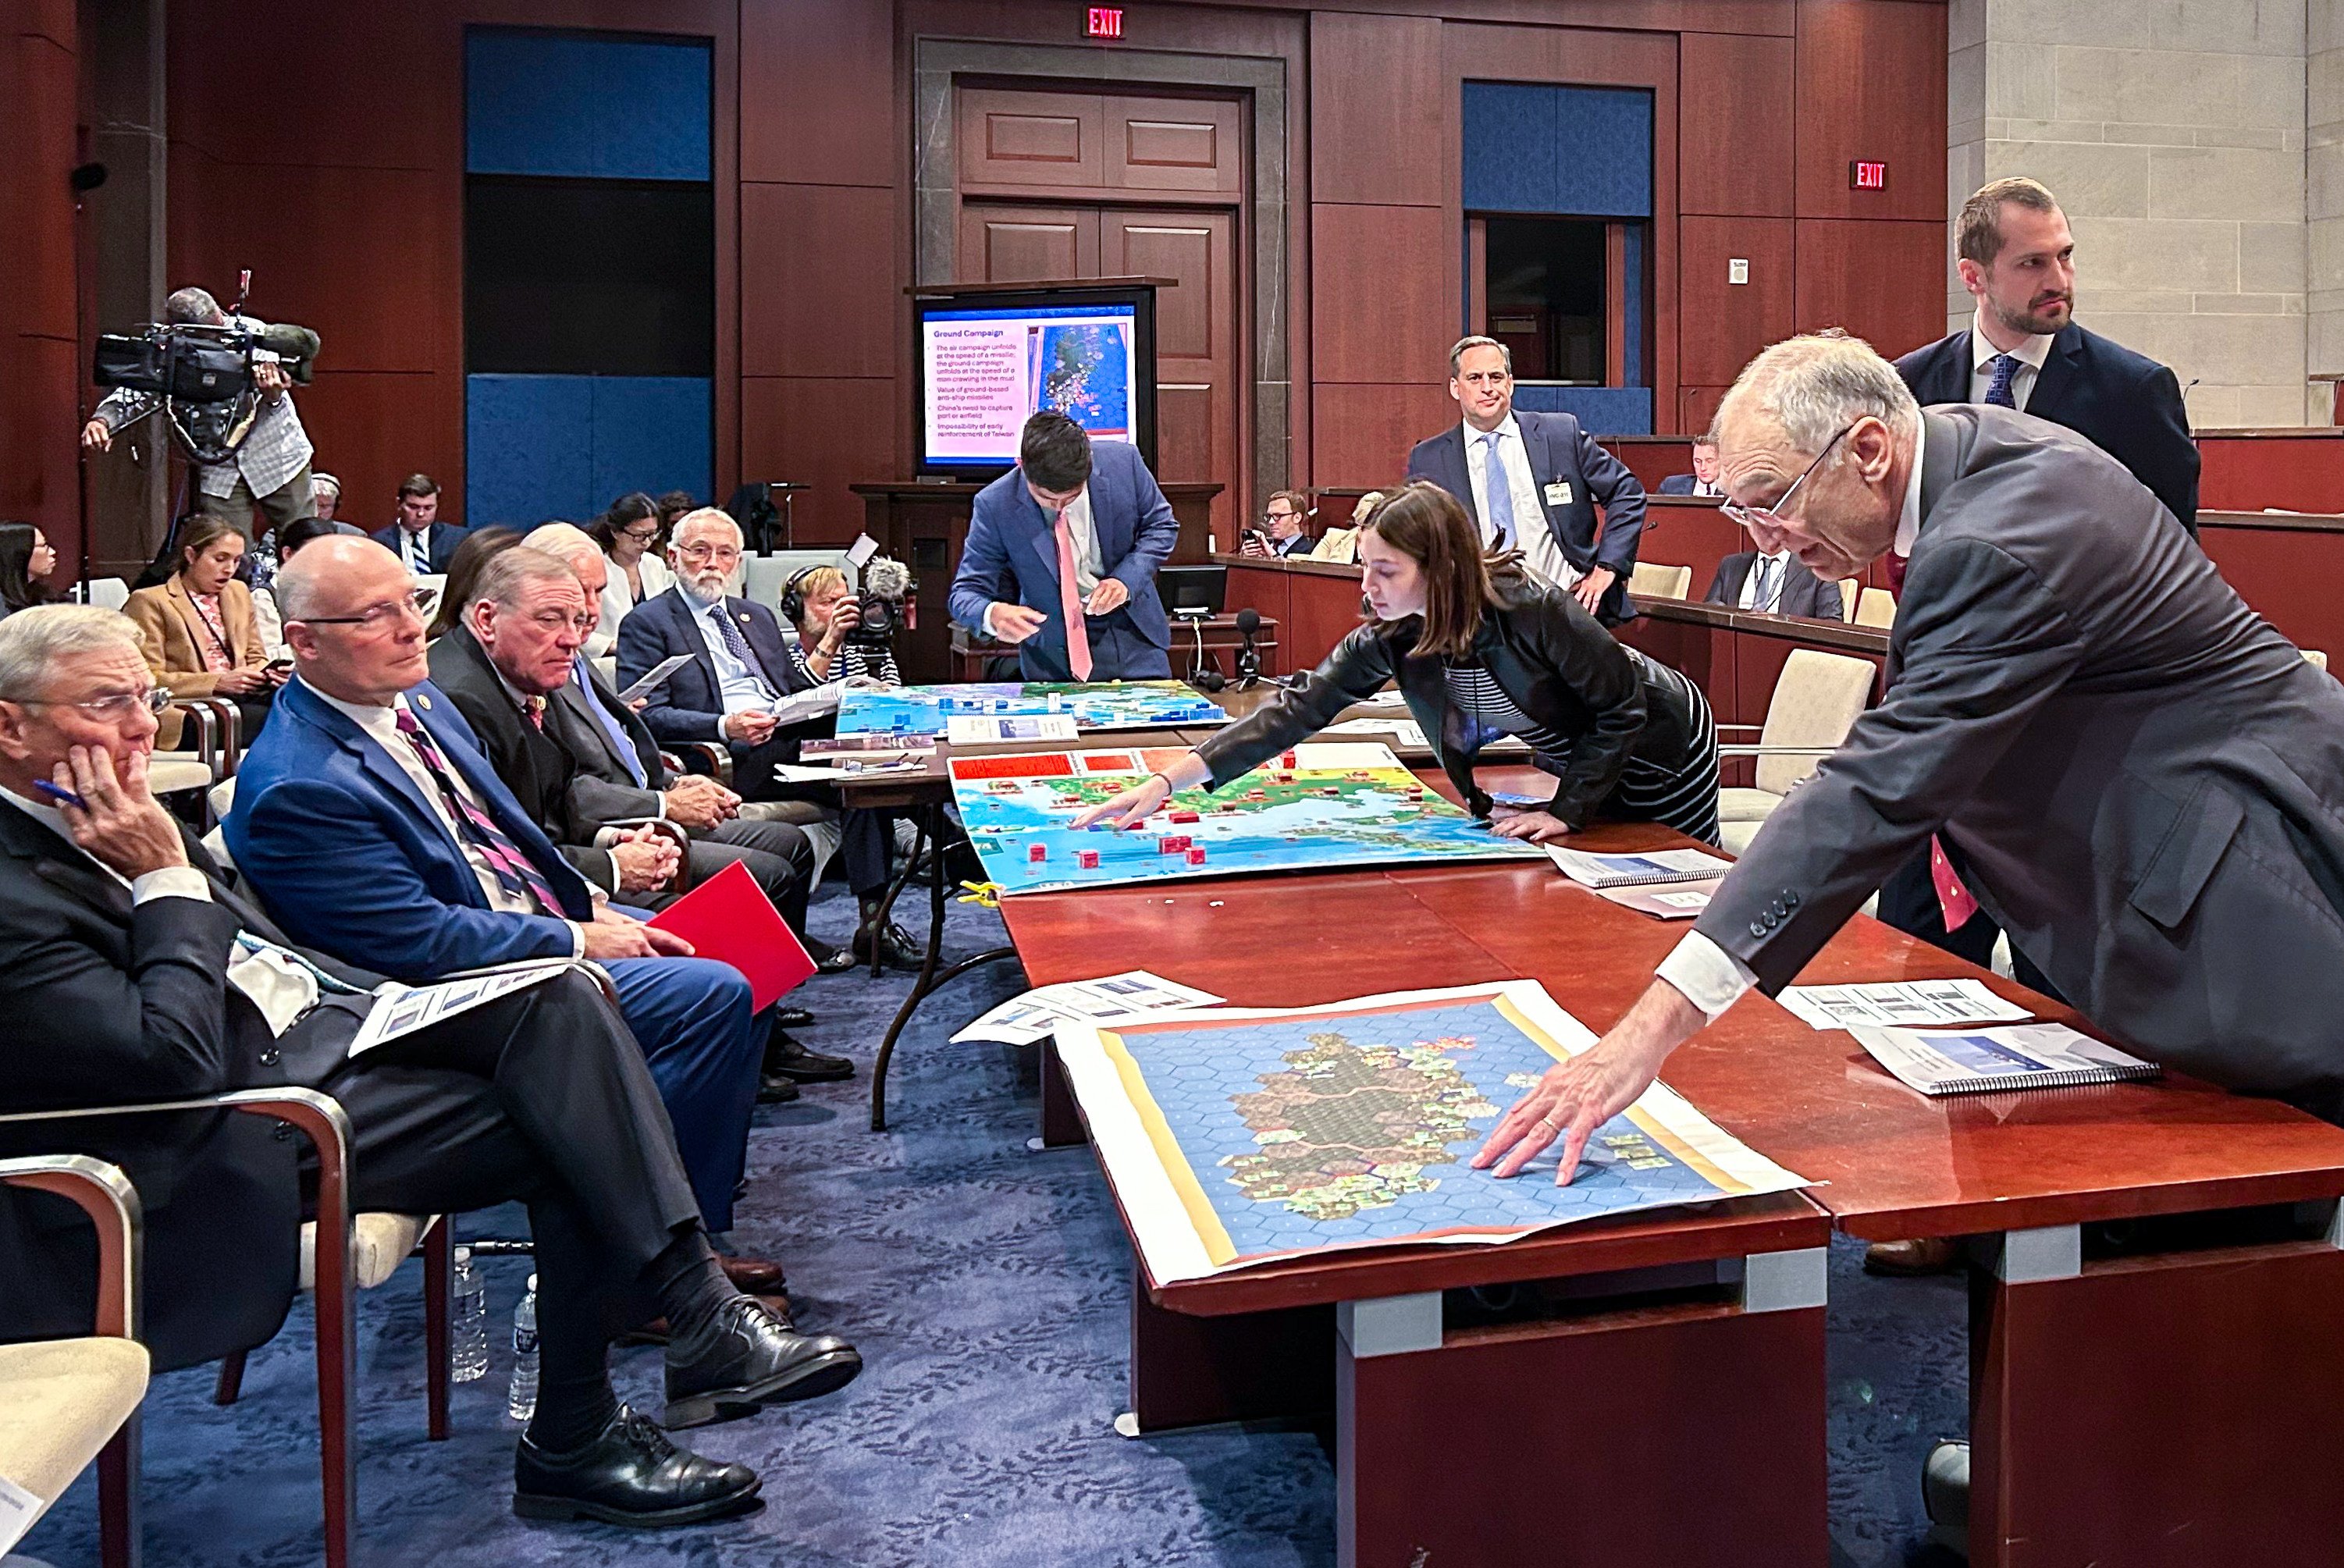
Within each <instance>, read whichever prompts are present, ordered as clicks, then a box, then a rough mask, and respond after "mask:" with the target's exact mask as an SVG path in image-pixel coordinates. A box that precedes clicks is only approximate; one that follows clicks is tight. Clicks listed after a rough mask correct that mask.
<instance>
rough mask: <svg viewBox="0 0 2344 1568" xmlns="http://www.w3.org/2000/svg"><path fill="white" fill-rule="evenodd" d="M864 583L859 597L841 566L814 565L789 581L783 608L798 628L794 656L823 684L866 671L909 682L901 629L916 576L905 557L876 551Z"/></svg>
mask: <svg viewBox="0 0 2344 1568" xmlns="http://www.w3.org/2000/svg"><path fill="white" fill-rule="evenodd" d="M863 582H864V591H863V592H862V594H861V595H860V596H857V595H856V594H855V593H854V592H852V591H851V590H849V589H848V587H847V586H846V573H844V572H841V571H840V570H839V569H838V568H837V567H835V566H809V567H807V568H806V569H805V570H804V571H803V572H798V573H796V574H795V575H794V576H793V577H792V578H791V579H790V580H789V581H788V582H786V583H784V584H783V586H782V603H781V610H782V613H783V615H784V616H786V617H787V618H788V619H789V621H790V622H791V624H793V625H794V626H795V627H796V628H797V629H798V640H797V641H796V642H793V643H792V644H791V645H790V657H791V658H793V659H794V660H796V661H797V665H798V669H799V670H800V671H801V672H802V673H803V674H804V675H805V676H806V678H807V679H809V680H811V681H813V682H815V683H822V682H824V681H837V680H844V679H845V678H847V677H849V676H855V675H861V676H867V677H869V678H870V679H872V680H874V681H884V682H886V683H888V684H889V685H901V684H902V683H903V680H904V675H903V672H902V671H900V670H898V669H897V668H896V667H895V649H894V641H895V629H896V628H897V627H899V626H903V625H905V624H907V623H908V622H907V621H906V618H905V606H906V604H907V602H909V597H910V594H911V591H912V575H911V573H910V572H906V571H904V565H903V562H901V561H891V560H889V559H888V558H887V557H886V556H884V555H874V556H873V557H872V558H871V560H870V561H868V562H867V563H865V564H864V568H863Z"/></svg>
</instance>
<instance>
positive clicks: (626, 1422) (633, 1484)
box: [513, 1405, 763, 1530]
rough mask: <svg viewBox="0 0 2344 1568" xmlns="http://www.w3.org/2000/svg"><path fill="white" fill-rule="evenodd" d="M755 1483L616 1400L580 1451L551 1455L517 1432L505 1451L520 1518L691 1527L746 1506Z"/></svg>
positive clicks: (753, 1497)
mask: <svg viewBox="0 0 2344 1568" xmlns="http://www.w3.org/2000/svg"><path fill="white" fill-rule="evenodd" d="M762 1484H763V1483H762V1482H759V1481H758V1479H757V1472H755V1471H753V1470H751V1469H750V1468H749V1467H748V1466H747V1465H745V1464H719V1463H717V1462H715V1461H713V1460H707V1459H702V1458H701V1457H700V1456H699V1455H698V1454H696V1453H693V1452H690V1451H689V1450H687V1449H681V1448H678V1447H677V1446H676V1445H675V1444H674V1442H672V1441H670V1439H669V1437H668V1435H667V1433H665V1432H663V1431H660V1429H659V1428H658V1427H656V1426H654V1425H652V1422H651V1421H650V1419H649V1418H648V1417H645V1416H640V1415H637V1414H636V1413H635V1412H634V1411H631V1410H629V1409H628V1408H627V1407H626V1406H624V1405H621V1406H620V1407H619V1409H618V1411H617V1413H615V1414H614V1415H612V1416H611V1421H610V1424H609V1425H607V1426H605V1427H604V1428H603V1429H602V1430H601V1431H600V1432H599V1433H597V1434H596V1435H595V1437H594V1440H593V1441H592V1442H589V1443H587V1444H586V1445H585V1446H584V1447H583V1448H579V1449H573V1450H571V1452H568V1453H554V1452H550V1451H548V1450H545V1449H541V1448H540V1447H538V1446H537V1444H535V1443H533V1442H530V1440H529V1435H528V1434H527V1433H526V1432H524V1433H523V1434H522V1435H521V1440H520V1449H519V1450H518V1451H517V1452H515V1453H514V1454H513V1512H515V1513H518V1514H520V1516H521V1517H522V1518H523V1519H599V1520H601V1522H603V1523H605V1524H628V1525H632V1526H634V1527H635V1528H637V1529H641V1530H655V1529H659V1528H662V1527H663V1526H667V1525H674V1524H698V1523H700V1522H702V1521H703V1520H710V1519H723V1518H727V1517H729V1516H730V1515H732V1514H735V1513H740V1512H744V1511H746V1510H747V1509H749V1508H751V1507H753V1506H754V1505H755V1503H756V1501H757V1489H758V1487H759V1486H760V1485H762Z"/></svg>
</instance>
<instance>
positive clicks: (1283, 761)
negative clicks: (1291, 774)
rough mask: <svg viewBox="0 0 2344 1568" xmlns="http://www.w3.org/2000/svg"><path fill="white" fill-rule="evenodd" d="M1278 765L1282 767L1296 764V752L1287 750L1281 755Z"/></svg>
mask: <svg viewBox="0 0 2344 1568" xmlns="http://www.w3.org/2000/svg"><path fill="white" fill-rule="evenodd" d="M1293 765H1294V754H1293V753H1292V752H1287V753H1285V754H1282V755H1280V756H1279V757H1278V766H1279V767H1282V768H1290V767H1292V766H1293Z"/></svg>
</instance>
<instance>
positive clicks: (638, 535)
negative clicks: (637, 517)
mask: <svg viewBox="0 0 2344 1568" xmlns="http://www.w3.org/2000/svg"><path fill="white" fill-rule="evenodd" d="M619 537H620V538H621V539H631V540H633V541H635V542H636V543H637V544H649V543H650V542H651V541H652V540H654V539H657V538H658V537H659V530H658V529H657V528H656V527H652V528H622V529H621V530H619Z"/></svg>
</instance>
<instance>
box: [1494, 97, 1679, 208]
mask: <svg viewBox="0 0 2344 1568" xmlns="http://www.w3.org/2000/svg"><path fill="white" fill-rule="evenodd" d="M1464 90H1465V100H1464V115H1463V124H1464V144H1465V146H1464V152H1465V168H1464V175H1465V178H1464V202H1465V207H1466V210H1468V211H1469V212H1538V213H1551V214H1555V215H1558V216H1562V215H1583V216H1586V217H1651V216H1652V93H1651V92H1650V90H1648V89H1646V88H1642V87H1571V86H1548V85H1543V84H1532V83H1525V82H1467V83H1466V84H1465V85H1464Z"/></svg>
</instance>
